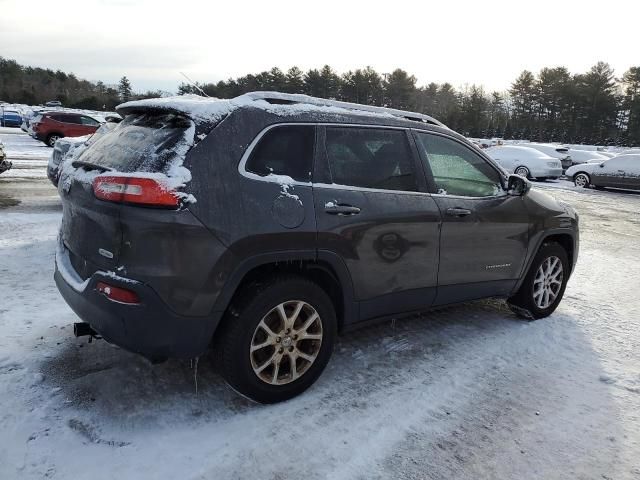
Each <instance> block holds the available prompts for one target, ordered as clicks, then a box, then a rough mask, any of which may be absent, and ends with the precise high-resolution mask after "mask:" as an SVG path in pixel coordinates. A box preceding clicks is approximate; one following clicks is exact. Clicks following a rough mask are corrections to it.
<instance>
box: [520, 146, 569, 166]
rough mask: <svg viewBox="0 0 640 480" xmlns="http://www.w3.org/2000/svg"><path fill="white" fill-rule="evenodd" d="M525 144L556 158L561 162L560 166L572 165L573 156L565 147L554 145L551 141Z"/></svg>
mask: <svg viewBox="0 0 640 480" xmlns="http://www.w3.org/2000/svg"><path fill="white" fill-rule="evenodd" d="M526 146H527V147H529V148H533V149H535V150H538V151H539V152H542V153H544V154H545V155H548V156H549V157H553V158H557V159H558V160H560V162H562V168H564V169H567V168H569V167H570V166H571V165H573V157H572V156H571V152H569V148H567V147H564V146H562V145H554V144H552V143H527V144H526Z"/></svg>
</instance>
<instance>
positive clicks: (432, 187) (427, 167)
mask: <svg viewBox="0 0 640 480" xmlns="http://www.w3.org/2000/svg"><path fill="white" fill-rule="evenodd" d="M411 133H412V137H413V140H414V142H415V146H416V148H417V150H418V155H420V159H421V160H423V161H421V162H420V163H421V164H422V168H423V169H424V174H425V176H426V177H427V185H428V188H429V192H430V194H431V195H432V196H434V197H444V198H466V199H468V200H486V199H489V198H499V197H503V196H505V195H506V194H507V192H506V190H505V185H506V180H507V179H506V177H505V174H504V172H503V171H502V170H501V169H500V167H498V166H497V165H496V164H495V163H494V162H493V160H491V159H490V158H488V157H486V156H485V155H484V154H482V152H478V151H476V150H474V148H473V147H470V146H469V145H465V144H464V143H463V142H461V141H460V140H459V139H457V138H455V137H452V136H451V135H446V134H444V133H441V132H434V131H430V130H421V129H419V128H412V129H411ZM418 133H422V134H426V135H438V136H440V137H444V138H447V139H449V140H451V141H453V142H455V143H457V144H458V145H461V146H462V147H464V148H466V149H467V150H469V151H470V152H471V153H472V154H474V155H477V156H478V157H480V158H481V159H483V160H484V161H485V162H486V163H487V164H488V165H489V166H490V167H491V168H493V170H495V172H496V173H497V174H498V177H499V178H500V183H501V186H502V189H503V190H504V193H502V194H498V195H487V196H484V197H472V196H468V195H449V194H446V195H445V194H442V193H438V189H437V187H436V182H435V179H434V177H433V172H432V171H431V163H430V162H429V157H428V155H427V153H426V152H424V151H423V149H421V148H420V147H419V144H418V142H419V140H418V137H417V134H418ZM423 156H424V158H423Z"/></svg>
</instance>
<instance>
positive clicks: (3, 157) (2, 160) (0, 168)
mask: <svg viewBox="0 0 640 480" xmlns="http://www.w3.org/2000/svg"><path fill="white" fill-rule="evenodd" d="M10 168H11V162H10V161H9V160H7V154H6V153H5V151H4V145H3V144H2V142H0V173H4V172H6V171H7V170H9V169H10Z"/></svg>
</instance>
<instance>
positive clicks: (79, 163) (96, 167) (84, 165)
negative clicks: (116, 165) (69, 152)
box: [71, 160, 113, 172]
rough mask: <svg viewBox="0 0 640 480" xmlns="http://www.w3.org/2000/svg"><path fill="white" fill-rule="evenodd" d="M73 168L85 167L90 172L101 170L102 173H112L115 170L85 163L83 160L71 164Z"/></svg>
mask: <svg viewBox="0 0 640 480" xmlns="http://www.w3.org/2000/svg"><path fill="white" fill-rule="evenodd" d="M71 166H72V167H73V168H80V167H85V168H87V169H89V170H100V171H102V172H111V171H112V170H113V168H111V167H105V166H104V165H98V164H97V163H91V162H85V161H83V160H75V161H73V162H71Z"/></svg>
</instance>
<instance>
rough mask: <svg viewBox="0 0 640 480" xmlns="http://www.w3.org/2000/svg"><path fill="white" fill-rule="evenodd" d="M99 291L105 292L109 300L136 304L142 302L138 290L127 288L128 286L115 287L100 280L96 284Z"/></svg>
mask: <svg viewBox="0 0 640 480" xmlns="http://www.w3.org/2000/svg"><path fill="white" fill-rule="evenodd" d="M96 289H97V290H98V292H100V293H102V294H104V295H105V296H106V297H107V298H108V299H109V300H113V301H114V302H120V303H129V304H131V305H136V304H138V303H140V297H138V294H137V293H136V292H132V291H131V290H127V289H126V288H120V287H114V286H113V285H109V284H108V283H104V282H98V283H97V285H96Z"/></svg>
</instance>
